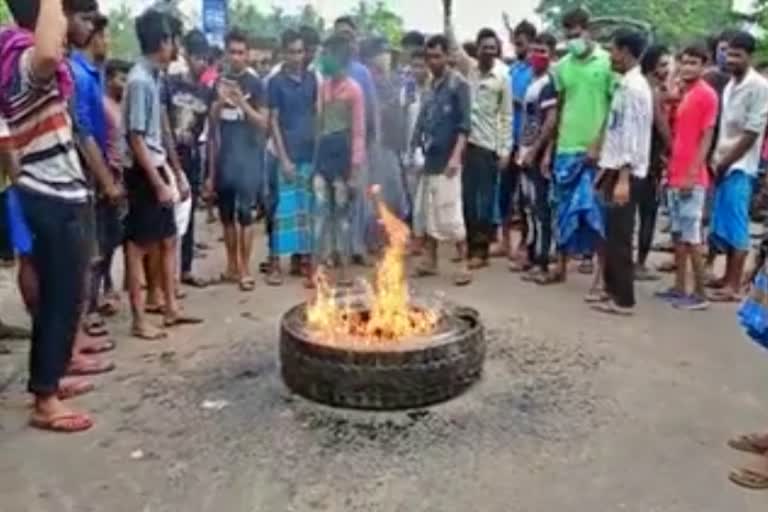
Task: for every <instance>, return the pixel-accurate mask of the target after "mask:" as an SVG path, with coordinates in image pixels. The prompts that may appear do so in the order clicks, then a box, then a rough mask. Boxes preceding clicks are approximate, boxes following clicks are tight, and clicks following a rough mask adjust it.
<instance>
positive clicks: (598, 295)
mask: <svg viewBox="0 0 768 512" xmlns="http://www.w3.org/2000/svg"><path fill="white" fill-rule="evenodd" d="M609 300H611V296H610V295H608V294H607V293H605V292H604V291H603V290H590V291H589V293H587V294H586V295H585V296H584V302H586V303H587V304H600V303H601V302H608V301H609Z"/></svg>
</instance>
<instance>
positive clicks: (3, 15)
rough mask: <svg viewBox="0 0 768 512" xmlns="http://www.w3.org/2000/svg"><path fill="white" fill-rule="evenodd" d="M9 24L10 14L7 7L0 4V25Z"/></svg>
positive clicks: (2, 3)
mask: <svg viewBox="0 0 768 512" xmlns="http://www.w3.org/2000/svg"><path fill="white" fill-rule="evenodd" d="M10 22H11V13H10V11H9V10H8V5H7V4H6V3H5V2H0V25H5V24H6V23H10Z"/></svg>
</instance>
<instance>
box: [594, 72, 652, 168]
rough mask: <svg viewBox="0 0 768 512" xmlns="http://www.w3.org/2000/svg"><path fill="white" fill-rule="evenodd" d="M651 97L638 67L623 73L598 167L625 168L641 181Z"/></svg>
mask: <svg viewBox="0 0 768 512" xmlns="http://www.w3.org/2000/svg"><path fill="white" fill-rule="evenodd" d="M652 129H653V95H652V93H651V87H650V85H648V80H646V78H645V77H644V76H643V74H642V73H641V72H640V66H635V67H634V68H632V69H631V70H629V71H627V72H626V73H625V74H624V76H623V77H622V78H621V81H620V82H619V85H618V88H617V89H616V91H615V92H614V94H613V99H612V101H611V111H610V112H609V114H608V121H607V124H606V128H605V137H604V138H603V147H602V150H601V152H600V167H601V168H603V169H622V168H624V167H629V168H630V169H631V170H632V175H633V176H635V177H637V178H645V177H646V176H647V175H648V166H649V165H650V159H651V132H652Z"/></svg>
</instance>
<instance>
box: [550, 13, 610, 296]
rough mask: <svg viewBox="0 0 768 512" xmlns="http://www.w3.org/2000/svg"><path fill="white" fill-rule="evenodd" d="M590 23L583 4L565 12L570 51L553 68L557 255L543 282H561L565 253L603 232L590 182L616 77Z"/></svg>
mask: <svg viewBox="0 0 768 512" xmlns="http://www.w3.org/2000/svg"><path fill="white" fill-rule="evenodd" d="M588 27H589V13H587V12H586V11H585V10H584V9H581V8H579V9H574V10H572V11H570V12H568V13H566V14H565V16H564V17H563V29H564V32H565V35H566V38H567V39H568V55H567V56H565V57H564V58H563V59H562V60H561V61H560V62H559V63H558V65H557V67H556V68H555V70H554V79H555V87H556V89H557V93H558V97H559V105H558V108H559V109H560V110H559V113H560V125H559V128H558V139H557V153H556V156H555V160H554V168H553V171H554V172H553V174H554V196H555V201H556V203H557V204H556V215H557V216H556V219H557V233H556V236H557V243H558V250H559V252H560V261H559V268H558V269H557V270H556V271H555V272H554V273H551V274H550V275H549V276H548V278H547V279H545V280H543V281H542V284H554V283H561V282H564V281H565V280H566V272H567V271H566V269H567V263H568V257H569V256H574V255H584V254H592V253H593V252H594V251H595V249H596V248H597V245H598V243H599V241H600V240H601V238H602V237H603V219H602V213H601V211H600V207H599V206H598V204H597V201H596V197H595V192H594V188H593V183H594V180H595V174H596V168H595V167H596V160H597V157H598V155H599V154H600V137H601V133H602V132H603V125H604V124H605V120H606V118H607V115H608V110H609V106H610V104H611V96H612V93H613V89H614V86H615V82H614V76H613V71H612V70H611V62H610V59H609V57H608V54H607V53H606V52H605V51H604V50H603V49H601V48H600V47H599V46H598V45H597V44H596V43H595V42H594V41H593V40H592V39H591V37H590V34H589V29H588Z"/></svg>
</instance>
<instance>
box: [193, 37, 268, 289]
mask: <svg viewBox="0 0 768 512" xmlns="http://www.w3.org/2000/svg"><path fill="white" fill-rule="evenodd" d="M226 49H227V68H228V69H226V70H225V73H224V76H223V77H222V78H220V79H219V82H218V83H217V86H216V90H217V94H218V98H217V99H216V101H215V102H214V103H213V107H212V108H211V112H210V116H211V117H210V127H211V131H210V133H209V137H208V138H209V145H210V150H209V154H210V155H211V158H210V163H209V166H210V172H209V174H208V180H207V182H206V192H207V193H208V194H213V193H215V195H216V198H217V203H218V207H219V217H220V218H221V222H222V224H223V225H224V244H225V246H226V251H227V269H226V271H225V273H224V274H223V275H222V278H223V280H224V281H228V282H235V283H239V285H240V289H241V290H242V291H251V290H253V288H254V287H255V281H254V279H253V277H252V276H251V271H250V260H251V253H252V250H253V236H254V229H253V223H254V220H255V219H254V215H253V206H254V205H255V204H256V203H257V201H258V199H259V197H258V194H259V192H261V191H263V189H264V183H265V182H264V179H265V175H264V147H265V140H266V136H265V134H266V131H267V128H268V122H269V119H268V115H267V113H266V111H265V110H264V108H263V107H264V86H263V84H262V82H261V80H260V79H259V77H258V76H256V74H255V73H254V71H253V70H251V69H250V68H249V67H248V37H247V36H246V35H245V33H244V32H242V31H241V30H239V29H237V28H233V29H232V30H231V31H230V33H229V34H228V35H227V38H226Z"/></svg>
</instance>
